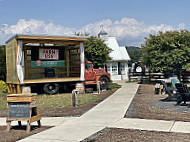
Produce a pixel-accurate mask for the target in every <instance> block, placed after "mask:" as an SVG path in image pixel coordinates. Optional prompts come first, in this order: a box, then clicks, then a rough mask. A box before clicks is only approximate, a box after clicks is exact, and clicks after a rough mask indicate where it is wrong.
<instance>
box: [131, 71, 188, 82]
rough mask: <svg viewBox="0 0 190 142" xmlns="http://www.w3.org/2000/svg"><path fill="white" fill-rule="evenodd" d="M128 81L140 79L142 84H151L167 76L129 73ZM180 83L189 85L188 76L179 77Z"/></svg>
mask: <svg viewBox="0 0 190 142" xmlns="http://www.w3.org/2000/svg"><path fill="white" fill-rule="evenodd" d="M128 75H129V81H135V80H138V78H139V77H141V80H142V82H146V83H152V82H160V79H166V78H167V76H168V75H166V74H164V73H151V72H145V73H141V72H140V73H139V72H129V74H128ZM180 81H181V82H183V83H190V74H185V73H183V74H182V75H181V76H180Z"/></svg>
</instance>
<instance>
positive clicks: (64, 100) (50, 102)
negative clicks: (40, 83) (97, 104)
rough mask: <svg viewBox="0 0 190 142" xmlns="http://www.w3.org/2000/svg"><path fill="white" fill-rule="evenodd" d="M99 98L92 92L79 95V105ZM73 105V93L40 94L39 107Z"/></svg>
mask: <svg viewBox="0 0 190 142" xmlns="http://www.w3.org/2000/svg"><path fill="white" fill-rule="evenodd" d="M98 99H99V96H97V95H92V94H79V95H77V101H78V105H79V106H80V105H84V104H87V103H90V102H92V101H96V100H98ZM68 106H72V94H58V95H38V108H39V109H44V108H63V107H68Z"/></svg>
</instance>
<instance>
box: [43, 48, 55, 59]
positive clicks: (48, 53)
mask: <svg viewBox="0 0 190 142" xmlns="http://www.w3.org/2000/svg"><path fill="white" fill-rule="evenodd" d="M39 59H40V60H59V49H46V48H40V49H39Z"/></svg>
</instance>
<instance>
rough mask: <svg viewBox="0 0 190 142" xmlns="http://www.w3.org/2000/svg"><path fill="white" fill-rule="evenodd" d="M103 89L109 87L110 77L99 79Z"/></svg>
mask: <svg viewBox="0 0 190 142" xmlns="http://www.w3.org/2000/svg"><path fill="white" fill-rule="evenodd" d="M99 81H100V88H101V90H104V89H108V84H109V79H108V78H107V77H105V76H103V77H101V78H100V79H99Z"/></svg>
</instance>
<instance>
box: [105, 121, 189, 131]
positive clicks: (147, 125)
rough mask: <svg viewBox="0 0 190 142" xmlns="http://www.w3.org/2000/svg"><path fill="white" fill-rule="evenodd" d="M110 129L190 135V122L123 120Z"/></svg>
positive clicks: (112, 125)
mask: <svg viewBox="0 0 190 142" xmlns="http://www.w3.org/2000/svg"><path fill="white" fill-rule="evenodd" d="M108 127H110V128H122V129H138V130H147V131H162V132H176V133H190V122H182V121H166V120H153V119H136V118H123V119H121V120H119V121H118V122H116V123H113V124H111V125H109V126H108Z"/></svg>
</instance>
